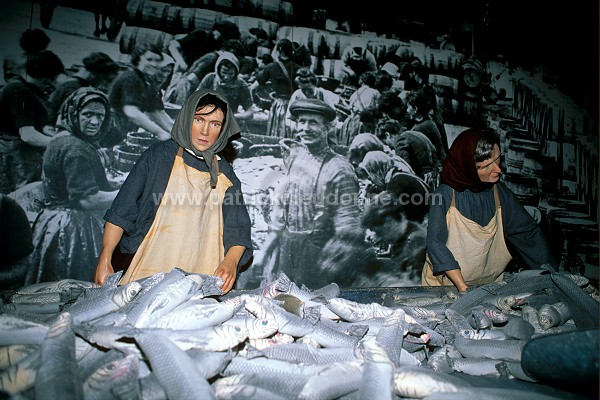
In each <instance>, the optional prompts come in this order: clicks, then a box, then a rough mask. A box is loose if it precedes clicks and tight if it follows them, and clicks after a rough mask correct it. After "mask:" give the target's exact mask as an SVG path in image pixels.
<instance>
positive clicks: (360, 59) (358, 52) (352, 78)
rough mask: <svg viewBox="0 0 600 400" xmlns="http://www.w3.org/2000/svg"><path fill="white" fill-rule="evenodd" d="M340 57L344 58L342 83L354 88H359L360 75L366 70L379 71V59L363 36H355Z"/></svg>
mask: <svg viewBox="0 0 600 400" xmlns="http://www.w3.org/2000/svg"><path fill="white" fill-rule="evenodd" d="M340 59H341V60H342V69H343V71H344V76H343V78H342V82H341V83H342V84H343V85H347V86H352V87H354V89H356V88H358V86H359V82H358V80H359V77H360V76H361V75H362V74H363V73H364V72H367V71H373V72H377V59H376V58H375V55H374V54H373V53H372V52H371V51H370V50H369V49H367V41H366V39H365V38H363V37H358V36H355V37H353V38H352V39H351V42H350V45H349V46H346V47H345V48H344V50H342V54H341V56H340Z"/></svg>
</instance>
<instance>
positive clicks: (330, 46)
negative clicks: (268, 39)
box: [275, 26, 350, 58]
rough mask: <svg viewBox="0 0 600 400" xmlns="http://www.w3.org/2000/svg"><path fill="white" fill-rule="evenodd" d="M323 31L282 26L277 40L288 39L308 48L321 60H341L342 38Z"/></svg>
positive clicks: (278, 31)
mask: <svg viewBox="0 0 600 400" xmlns="http://www.w3.org/2000/svg"><path fill="white" fill-rule="evenodd" d="M345 36H348V37H350V36H349V35H338V34H336V33H332V32H328V31H325V30H322V29H314V28H306V27H303V26H281V27H280V28H279V29H278V30H277V35H276V36H275V37H276V40H280V39H288V40H291V41H292V42H296V43H299V44H301V45H304V46H306V48H308V50H309V51H310V54H311V55H313V56H315V57H320V58H340V44H339V43H340V37H345Z"/></svg>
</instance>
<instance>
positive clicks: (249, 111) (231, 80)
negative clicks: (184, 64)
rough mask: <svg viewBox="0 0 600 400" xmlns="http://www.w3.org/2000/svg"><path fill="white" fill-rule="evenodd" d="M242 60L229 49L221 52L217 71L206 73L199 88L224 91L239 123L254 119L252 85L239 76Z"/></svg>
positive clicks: (216, 64) (216, 66) (216, 65)
mask: <svg viewBox="0 0 600 400" xmlns="http://www.w3.org/2000/svg"><path fill="white" fill-rule="evenodd" d="M239 74H240V61H239V60H238V58H237V57H236V55H235V54H233V53H231V52H229V51H221V52H219V58H218V59H217V62H216V63H215V71H214V72H211V73H209V74H206V75H205V76H204V78H203V79H202V81H201V82H200V85H199V86H198V89H211V90H214V91H216V92H220V93H222V94H223V95H224V96H225V97H226V98H227V99H228V101H229V105H230V106H231V111H232V112H233V113H234V114H233V116H234V117H235V119H236V121H238V123H240V124H242V121H245V120H249V119H252V117H253V116H254V110H253V108H252V104H253V103H252V94H251V93H250V86H249V85H248V83H247V82H246V81H244V80H243V79H242V78H240V76H239Z"/></svg>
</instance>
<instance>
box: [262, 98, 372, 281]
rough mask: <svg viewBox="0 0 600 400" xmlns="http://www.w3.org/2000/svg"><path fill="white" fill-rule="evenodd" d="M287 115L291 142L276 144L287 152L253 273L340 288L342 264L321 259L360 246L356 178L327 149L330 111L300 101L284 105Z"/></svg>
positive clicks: (344, 160) (344, 272) (343, 161)
mask: <svg viewBox="0 0 600 400" xmlns="http://www.w3.org/2000/svg"><path fill="white" fill-rule="evenodd" d="M290 113H291V115H292V117H293V118H295V132H296V137H297V141H296V140H289V139H288V140H285V139H284V140H282V146H284V151H286V152H289V155H287V156H284V163H285V170H286V172H285V174H286V177H285V178H284V180H283V181H282V187H280V188H279V191H276V193H275V195H276V197H277V201H276V203H275V206H274V210H273V214H274V215H275V216H274V217H273V219H272V221H271V222H270V224H269V231H270V232H269V233H268V236H267V238H266V240H265V242H264V244H263V246H262V250H263V251H262V252H261V253H260V255H257V257H256V258H255V260H254V263H253V268H255V271H256V272H258V271H263V272H262V277H263V279H265V280H269V279H271V277H272V278H273V279H275V278H276V277H277V276H278V273H279V272H284V273H285V274H286V275H287V276H289V277H290V279H292V280H293V281H294V282H296V283H297V284H298V285H302V284H304V285H307V287H320V286H323V285H326V284H329V283H331V282H340V283H338V284H342V285H343V284H344V282H347V279H346V277H347V276H348V273H349V271H348V270H347V269H346V267H347V265H344V261H343V260H340V263H339V264H336V263H330V264H329V265H328V266H325V264H324V261H323V260H324V259H325V258H326V257H327V256H330V255H333V254H338V255H340V250H341V249H343V250H347V249H348V248H352V247H353V246H355V245H356V246H357V249H358V248H360V247H361V244H362V243H364V229H362V228H361V226H360V210H359V207H358V202H357V197H358V190H359V188H358V180H357V177H356V173H355V172H354V169H353V167H352V164H350V162H349V161H348V159H347V158H346V157H344V156H341V155H339V154H337V153H335V152H334V151H333V150H332V149H331V148H330V147H329V146H328V144H327V135H328V132H329V130H330V129H331V128H332V121H333V120H334V119H335V117H336V112H335V110H334V109H333V108H332V107H330V106H329V105H328V104H327V103H325V102H323V101H321V100H318V99H300V100H297V101H295V102H294V103H292V104H290ZM338 246H339V247H338ZM334 247H335V248H334ZM363 247H364V246H363ZM351 253H352V252H347V253H346V254H344V255H343V257H346V256H349V257H351Z"/></svg>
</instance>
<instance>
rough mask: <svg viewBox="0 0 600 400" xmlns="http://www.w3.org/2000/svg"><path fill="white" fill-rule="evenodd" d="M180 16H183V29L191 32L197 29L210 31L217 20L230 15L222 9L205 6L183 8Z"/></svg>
mask: <svg viewBox="0 0 600 400" xmlns="http://www.w3.org/2000/svg"><path fill="white" fill-rule="evenodd" d="M179 17H180V18H181V26H182V27H183V31H184V32H185V33H189V32H191V31H194V30H197V29H200V30H204V31H207V32H210V31H212V29H213V27H214V25H215V22H218V21H221V20H222V19H225V18H228V17H230V15H229V14H225V13H223V12H221V11H215V10H207V9H204V8H182V9H181V12H180V13H179Z"/></svg>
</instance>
